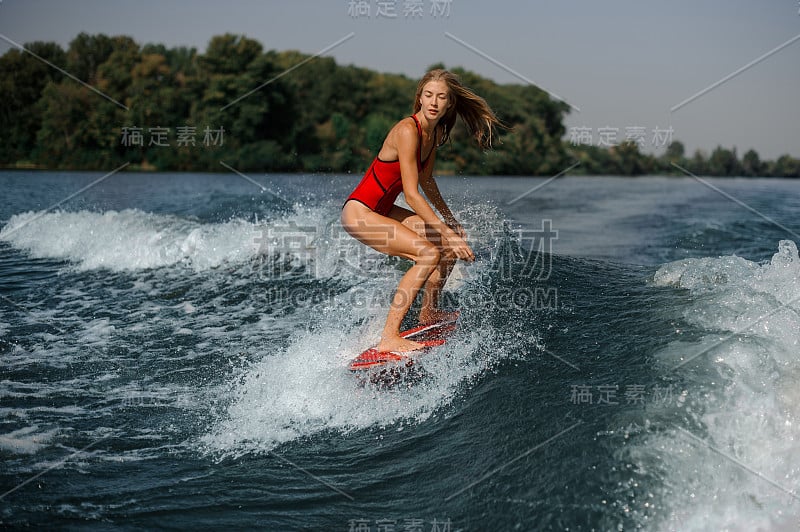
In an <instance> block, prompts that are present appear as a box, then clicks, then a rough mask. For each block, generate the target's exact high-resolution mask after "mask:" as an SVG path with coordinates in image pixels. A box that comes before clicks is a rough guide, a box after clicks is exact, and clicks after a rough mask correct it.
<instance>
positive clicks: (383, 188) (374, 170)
mask: <svg viewBox="0 0 800 532" xmlns="http://www.w3.org/2000/svg"><path fill="white" fill-rule="evenodd" d="M411 118H413V119H414V122H415V123H416V124H417V134H418V135H419V146H418V147H417V172H422V169H423V168H425V166H426V164H427V162H428V159H430V156H431V155H430V154H428V156H427V157H426V158H425V161H422V125H421V124H420V123H419V120H417V117H416V116H414V115H411ZM433 150H434V148H431V153H433ZM402 191H403V180H402V178H401V175H400V161H399V160H394V161H382V160H381V159H380V158H379V157H375V160H374V161H372V164H371V165H370V166H369V169H368V170H367V173H366V174H364V177H363V178H362V179H361V182H360V183H359V184H358V186H356V188H355V190H353V192H352V193H351V194H350V195H349V196H348V197H347V201H350V200H356V201H358V202H360V203H363V204H364V205H366V206H367V207H369V208H370V209H372V210H373V211H375V212H377V213H378V214H382V215H383V216H387V215H388V214H389V211H391V210H392V207H393V206H394V201H395V200H396V199H397V196H399V195H400V193H401V192H402ZM347 201H345V203H347Z"/></svg>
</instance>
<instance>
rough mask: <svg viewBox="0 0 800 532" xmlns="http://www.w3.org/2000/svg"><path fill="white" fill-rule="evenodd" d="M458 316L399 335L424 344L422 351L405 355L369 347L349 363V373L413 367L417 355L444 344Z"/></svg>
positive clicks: (417, 327)
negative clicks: (391, 367)
mask: <svg viewBox="0 0 800 532" xmlns="http://www.w3.org/2000/svg"><path fill="white" fill-rule="evenodd" d="M457 320H458V314H457V313H456V314H455V315H454V316H452V317H451V318H449V319H447V320H443V321H439V322H436V323H429V324H425V325H418V326H416V327H413V328H411V329H407V330H405V331H402V332H401V333H400V336H402V337H403V338H408V339H410V340H414V341H415V342H421V343H423V344H426V347H425V348H424V349H419V350H416V351H410V352H407V353H397V352H393V351H378V350H377V349H375V348H374V347H371V348H369V349H367V350H366V351H364V352H363V353H361V354H360V355H358V356H357V357H356V358H355V359H354V360H353V361H352V362H350V366H349V369H350V371H365V370H371V369H374V368H380V367H383V366H387V365H401V366H402V365H405V366H407V367H410V365H413V359H414V357H416V356H417V355H420V354H423V353H425V352H427V351H429V350H430V349H431V348H433V347H436V346H439V345H442V344H444V343H445V338H446V337H447V336H448V335H449V334H451V333H452V332H453V331H454V330H455V329H456V321H457Z"/></svg>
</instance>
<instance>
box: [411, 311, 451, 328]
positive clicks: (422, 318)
mask: <svg viewBox="0 0 800 532" xmlns="http://www.w3.org/2000/svg"><path fill="white" fill-rule="evenodd" d="M459 314H461V313H460V312H459V311H457V310H454V311H453V312H447V311H446V310H430V311H424V310H422V311H420V313H419V324H420V325H428V324H430V323H439V322H442V321H450V320H454V319H456V318H458V316H459Z"/></svg>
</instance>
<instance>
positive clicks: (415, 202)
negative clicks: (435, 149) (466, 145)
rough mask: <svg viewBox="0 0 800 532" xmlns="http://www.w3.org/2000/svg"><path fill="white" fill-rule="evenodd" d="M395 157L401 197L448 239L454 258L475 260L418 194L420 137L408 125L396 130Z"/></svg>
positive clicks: (458, 237) (464, 245)
mask: <svg viewBox="0 0 800 532" xmlns="http://www.w3.org/2000/svg"><path fill="white" fill-rule="evenodd" d="M395 143H396V145H397V158H398V160H399V161H400V176H401V179H402V180H403V194H404V195H405V198H406V202H407V203H408V206H409V207H411V209H412V210H413V211H414V212H415V213H416V214H417V215H419V217H420V218H422V219H423V221H424V222H425V223H426V224H428V225H430V226H431V227H433V228H434V229H435V230H436V231H437V232H438V233H440V234H441V235H442V236H444V238H445V239H446V240H447V243H448V245H449V246H450V247H451V248H452V249H453V252H454V253H455V254H456V257H458V258H459V259H463V260H469V261H472V260H475V255H474V254H473V252H472V249H471V248H470V247H469V245H467V243H466V242H465V241H464V239H463V238H461V236H459V235H458V234H457V233H456V232H455V231H453V230H452V229H451V228H450V226H448V225H447V224H446V223H444V222H443V221H442V220H441V219H439V217H438V216H437V215H436V213H435V212H434V211H433V208H432V207H431V206H430V204H429V203H428V202H427V201H426V200H425V198H424V197H423V196H422V194H420V192H419V172H417V147H418V144H419V136H418V135H417V130H416V128H415V127H414V125H413V124H411V123H403V124H401V126H400V127H399V128H398V131H396V135H395Z"/></svg>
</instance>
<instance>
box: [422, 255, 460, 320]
mask: <svg viewBox="0 0 800 532" xmlns="http://www.w3.org/2000/svg"><path fill="white" fill-rule="evenodd" d="M455 263H456V258H455V256H453V255H450V254H449V253H446V254H445V255H444V256H443V257H442V260H441V261H440V262H439V265H438V266H437V267H436V269H435V270H434V271H433V273H432V274H431V276H430V277H428V280H427V281H426V282H425V285H424V286H423V293H422V308H421V309H420V311H419V322H420V323H433V322H436V321H441V320H443V319H445V318H447V317H448V316H449V315H451V314H452V313H450V312H445V311H443V310H441V309H440V308H439V296H440V295H441V293H442V288H444V285H445V283H446V282H447V278H448V277H449V276H450V273H451V272H452V271H453V266H455Z"/></svg>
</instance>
